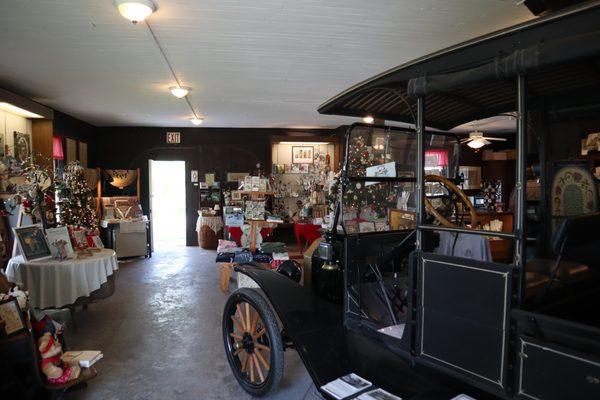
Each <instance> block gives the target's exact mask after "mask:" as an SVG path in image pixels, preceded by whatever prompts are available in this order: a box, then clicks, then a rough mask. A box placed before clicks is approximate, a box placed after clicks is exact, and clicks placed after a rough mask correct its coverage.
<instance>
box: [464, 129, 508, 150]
mask: <svg viewBox="0 0 600 400" xmlns="http://www.w3.org/2000/svg"><path fill="white" fill-rule="evenodd" d="M492 140H494V141H499V142H505V141H506V139H505V138H499V137H490V136H484V134H483V132H480V131H478V130H477V129H475V130H474V131H473V132H469V137H466V138H464V139H462V140H461V141H460V142H461V143H462V144H464V143H466V144H467V146H469V147H470V148H472V149H480V148H482V147H483V146H487V145H488V144H491V143H492V142H491V141H492Z"/></svg>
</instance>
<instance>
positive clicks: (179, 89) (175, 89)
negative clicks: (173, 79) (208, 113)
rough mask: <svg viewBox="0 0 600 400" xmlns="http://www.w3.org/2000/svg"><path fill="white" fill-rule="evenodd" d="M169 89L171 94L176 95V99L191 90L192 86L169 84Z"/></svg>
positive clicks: (181, 97)
mask: <svg viewBox="0 0 600 400" xmlns="http://www.w3.org/2000/svg"><path fill="white" fill-rule="evenodd" d="M169 90H170V91H171V94H172V95H173V96H175V97H177V98H178V99H183V98H184V97H185V96H187V95H188V93H189V92H191V91H192V88H191V87H189V86H171V87H170V88H169Z"/></svg>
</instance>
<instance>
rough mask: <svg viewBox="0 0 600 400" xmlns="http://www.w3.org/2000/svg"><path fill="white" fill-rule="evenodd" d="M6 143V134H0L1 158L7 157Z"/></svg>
mask: <svg viewBox="0 0 600 400" xmlns="http://www.w3.org/2000/svg"><path fill="white" fill-rule="evenodd" d="M4 146H5V141H4V133H0V157H4V156H5V155H6V150H5V147H4Z"/></svg>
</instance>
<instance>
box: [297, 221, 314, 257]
mask: <svg viewBox="0 0 600 400" xmlns="http://www.w3.org/2000/svg"><path fill="white" fill-rule="evenodd" d="M294 235H295V236H296V243H297V244H298V251H299V252H300V253H302V241H301V239H304V241H305V242H306V245H307V246H310V245H311V244H312V242H314V241H315V240H317V239H318V238H320V237H321V225H314V224H302V223H295V224H294Z"/></svg>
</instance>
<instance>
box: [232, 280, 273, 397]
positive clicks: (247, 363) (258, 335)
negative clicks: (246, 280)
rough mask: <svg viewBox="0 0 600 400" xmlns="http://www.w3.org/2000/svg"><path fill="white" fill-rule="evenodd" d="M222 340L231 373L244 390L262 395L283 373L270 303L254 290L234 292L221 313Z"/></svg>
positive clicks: (255, 394) (254, 394)
mask: <svg viewBox="0 0 600 400" xmlns="http://www.w3.org/2000/svg"><path fill="white" fill-rule="evenodd" d="M223 336H224V337H223V340H224V342H225V351H226V352H227V358H228V361H229V364H230V366H231V369H232V370H233V373H234V375H235V377H236V379H237V380H238V382H239V383H240V385H241V386H242V388H243V389H244V390H246V391H247V392H248V393H250V394H252V395H253V396H263V395H265V394H267V393H268V392H269V391H270V390H271V389H272V388H273V387H275V386H277V384H278V383H279V379H280V378H281V375H282V373H283V344H282V340H281V334H280V331H279V326H278V324H277V320H276V318H275V316H274V315H273V312H272V311H271V307H270V305H269V304H268V303H267V302H266V301H265V299H264V298H263V297H262V296H261V295H260V294H259V293H258V292H256V291H254V290H252V289H240V290H238V291H236V292H234V293H233V294H232V295H231V297H230V298H229V300H228V301H227V304H226V305H225V312H224V313H223Z"/></svg>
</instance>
